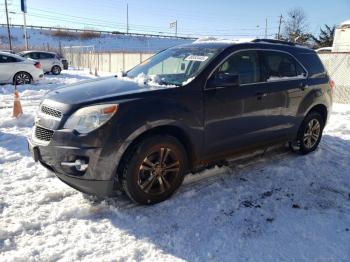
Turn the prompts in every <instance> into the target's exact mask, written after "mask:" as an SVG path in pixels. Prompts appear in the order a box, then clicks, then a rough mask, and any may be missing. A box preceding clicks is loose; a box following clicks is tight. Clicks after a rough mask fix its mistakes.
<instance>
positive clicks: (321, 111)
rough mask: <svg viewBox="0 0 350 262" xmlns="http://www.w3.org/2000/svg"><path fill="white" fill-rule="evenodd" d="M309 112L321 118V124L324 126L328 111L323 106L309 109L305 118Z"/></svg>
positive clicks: (318, 105)
mask: <svg viewBox="0 0 350 262" xmlns="http://www.w3.org/2000/svg"><path fill="white" fill-rule="evenodd" d="M311 112H318V113H319V114H320V115H321V116H322V119H323V123H324V124H326V122H327V119H328V109H327V107H326V106H325V105H324V104H317V105H314V106H312V107H311V108H309V110H308V111H307V113H306V115H305V116H307V115H308V114H310V113H311Z"/></svg>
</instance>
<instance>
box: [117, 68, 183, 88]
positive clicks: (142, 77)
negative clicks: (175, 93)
mask: <svg viewBox="0 0 350 262" xmlns="http://www.w3.org/2000/svg"><path fill="white" fill-rule="evenodd" d="M117 77H118V79H119V80H123V81H130V82H135V83H137V84H138V85H139V86H141V87H145V86H146V85H147V86H149V87H150V88H151V89H158V88H174V87H177V86H176V85H169V84H163V83H162V79H161V78H160V77H159V75H146V74H144V73H141V74H139V75H138V76H137V77H135V78H130V77H127V76H125V75H124V73H123V72H118V73H117Z"/></svg>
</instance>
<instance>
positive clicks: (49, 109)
mask: <svg viewBox="0 0 350 262" xmlns="http://www.w3.org/2000/svg"><path fill="white" fill-rule="evenodd" d="M41 112H43V113H44V114H46V115H49V116H53V117H56V118H61V117H62V113H61V111H59V110H57V109H54V108H52V107H49V106H46V105H42V106H41Z"/></svg>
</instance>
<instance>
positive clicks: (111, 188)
mask: <svg viewBox="0 0 350 262" xmlns="http://www.w3.org/2000/svg"><path fill="white" fill-rule="evenodd" d="M28 150H29V151H30V152H31V154H32V157H33V159H34V161H35V162H39V163H40V164H41V165H42V166H44V167H45V168H46V169H48V170H50V171H51V172H53V173H55V175H56V176H57V177H58V178H59V179H60V180H61V181H63V182H64V183H66V184H68V185H69V186H71V187H73V188H75V189H77V190H79V191H81V192H84V193H87V194H91V195H96V196H100V197H104V196H113V195H115V189H116V188H115V186H116V184H117V183H115V181H114V175H113V173H114V167H112V168H111V167H110V166H106V165H104V163H105V161H104V160H103V157H102V159H101V151H102V149H101V148H76V147H67V146H49V145H40V144H37V143H35V142H34V141H33V140H32V139H31V138H29V139H28ZM76 159H85V160H86V161H87V162H88V168H87V170H86V171H84V172H81V171H78V170H77V169H76V168H75V167H74V166H71V167H70V166H64V165H62V163H63V162H74V161H75V160H76ZM101 172H102V174H101ZM101 175H102V176H101ZM106 177H107V178H109V179H106Z"/></svg>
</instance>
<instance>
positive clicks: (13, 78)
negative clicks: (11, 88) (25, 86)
mask: <svg viewBox="0 0 350 262" xmlns="http://www.w3.org/2000/svg"><path fill="white" fill-rule="evenodd" d="M19 73H26V74H28V75H29V77H30V79H31V81H33V76H32V74H31V73H29V72H27V71H23V70H22V71H18V72H16V73H15V74H14V75H13V77H12V83H13V84H16V81H15V80H16V79H15V77H16V75H18V74H19Z"/></svg>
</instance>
